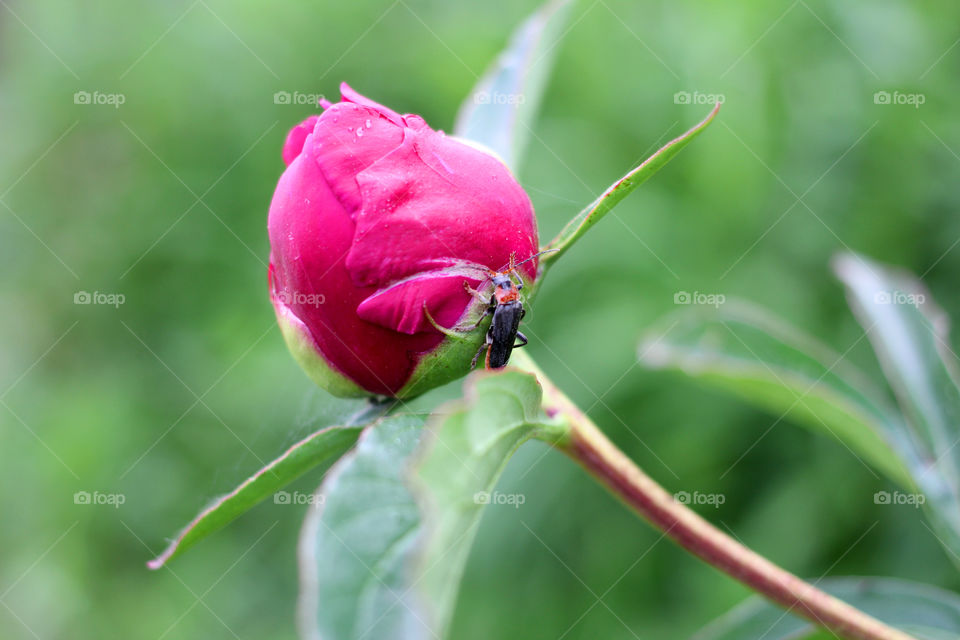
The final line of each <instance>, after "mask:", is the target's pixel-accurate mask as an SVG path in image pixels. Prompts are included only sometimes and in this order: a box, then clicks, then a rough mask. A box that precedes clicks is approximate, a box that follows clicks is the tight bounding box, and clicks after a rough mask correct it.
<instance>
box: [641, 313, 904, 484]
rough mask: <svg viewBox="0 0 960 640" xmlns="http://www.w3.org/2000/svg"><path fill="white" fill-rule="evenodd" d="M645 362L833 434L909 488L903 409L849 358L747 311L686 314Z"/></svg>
mask: <svg viewBox="0 0 960 640" xmlns="http://www.w3.org/2000/svg"><path fill="white" fill-rule="evenodd" d="M640 358H641V362H642V363H643V364H645V365H647V366H649V367H652V368H663V369H677V370H680V371H683V372H684V373H686V374H688V375H690V376H691V377H694V378H698V379H700V380H702V381H704V382H707V383H709V384H712V385H715V386H718V387H721V388H723V389H725V390H728V391H732V392H734V393H736V394H738V395H740V396H742V397H744V398H746V399H747V400H750V401H752V402H754V403H756V404H759V405H761V406H763V407H765V408H767V409H769V410H771V411H773V412H775V413H776V414H778V415H779V416H780V418H783V417H786V416H787V415H788V414H791V415H794V416H796V417H798V418H800V419H801V420H802V421H803V422H804V423H805V424H808V425H810V426H812V427H813V428H815V429H820V430H823V431H825V432H826V433H827V434H828V435H830V436H831V437H835V438H837V439H839V440H840V441H841V442H843V443H844V444H845V445H846V446H847V447H849V448H850V450H851V451H853V452H854V453H855V454H856V455H857V456H858V457H862V458H863V459H865V460H867V461H869V462H870V463H871V464H873V465H875V466H876V467H877V468H879V469H881V470H882V471H883V472H884V473H886V474H887V475H889V476H890V477H891V478H893V479H894V480H895V481H897V482H899V483H900V484H901V485H903V486H905V487H911V486H913V482H912V480H911V479H910V476H909V474H908V473H907V471H906V469H905V465H904V461H903V460H902V458H901V456H902V455H903V454H904V453H906V454H907V457H909V452H910V447H909V442H908V441H907V439H906V438H905V434H904V430H903V426H902V424H901V421H900V420H899V417H898V415H897V412H896V411H895V409H893V408H892V407H890V406H889V405H888V404H887V403H886V401H885V400H884V397H883V395H882V393H881V392H879V391H878V390H875V389H872V388H871V387H870V385H869V383H868V382H867V381H866V379H865V378H864V376H863V375H862V374H860V373H859V372H857V371H856V370H854V369H853V368H852V367H850V366H849V365H848V364H847V363H845V362H843V359H842V356H840V355H839V354H837V353H835V352H833V351H831V350H830V349H829V348H827V347H825V346H823V345H821V344H819V343H817V342H816V341H815V340H814V339H812V338H809V337H807V336H804V335H802V334H800V333H799V332H798V331H796V330H794V329H792V328H791V327H789V326H788V325H786V324H785V323H784V322H782V321H780V320H778V319H776V318H775V317H773V316H771V315H769V314H767V313H764V312H762V311H760V310H757V309H755V308H752V307H748V306H745V305H738V304H736V303H727V304H725V305H724V306H723V307H721V308H720V309H717V310H714V309H712V308H708V307H686V308H684V309H683V310H681V311H680V312H678V313H676V314H673V315H671V316H668V317H667V318H666V319H665V321H664V322H663V323H662V325H661V326H660V327H659V328H656V329H654V330H652V331H650V332H649V333H648V335H647V336H646V337H645V338H644V340H643V343H642V344H641V346H640Z"/></svg>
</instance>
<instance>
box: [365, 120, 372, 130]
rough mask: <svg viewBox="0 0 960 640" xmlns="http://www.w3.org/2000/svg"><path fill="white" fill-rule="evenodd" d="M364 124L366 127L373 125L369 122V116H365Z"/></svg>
mask: <svg viewBox="0 0 960 640" xmlns="http://www.w3.org/2000/svg"><path fill="white" fill-rule="evenodd" d="M364 125H365V126H366V127H367V129H369V128H370V127H372V126H373V124H371V123H370V118H367V121H366V122H365V123H364Z"/></svg>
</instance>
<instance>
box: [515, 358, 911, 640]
mask: <svg viewBox="0 0 960 640" xmlns="http://www.w3.org/2000/svg"><path fill="white" fill-rule="evenodd" d="M513 364H514V365H516V366H519V367H520V368H522V369H525V370H527V371H530V372H532V373H534V374H535V375H536V376H537V379H538V380H539V382H540V385H541V387H542V388H543V401H542V404H543V409H544V411H545V412H546V414H547V415H548V416H549V417H551V418H555V419H558V420H559V421H561V422H562V423H564V426H565V427H566V429H565V430H563V431H562V432H561V434H559V435H558V433H557V432H556V431H552V432H551V433H552V434H553V436H554V437H553V438H552V439H551V443H552V444H553V445H554V446H555V447H556V448H558V449H559V450H560V451H563V452H564V453H565V454H566V455H568V456H569V457H570V458H572V459H573V460H574V461H575V462H577V463H578V464H579V465H580V466H582V467H583V468H584V469H586V470H587V471H588V472H589V473H590V474H591V475H592V476H593V477H594V478H595V479H596V480H597V481H598V482H600V484H602V485H603V486H605V487H606V488H607V489H609V490H610V491H611V492H612V493H614V494H615V495H616V496H617V497H618V498H620V499H621V500H622V501H623V502H624V503H626V504H627V506H629V507H630V508H631V509H633V510H634V511H635V512H636V513H637V514H638V515H640V516H641V517H643V518H644V519H645V520H647V522H649V523H650V524H651V525H653V526H654V527H656V528H657V529H659V530H660V531H662V532H663V533H664V534H665V535H666V536H668V537H669V538H671V539H672V540H673V541H674V542H676V543H677V544H679V545H680V546H681V547H683V548H684V549H686V550H687V551H689V552H690V553H692V554H693V555H695V556H697V557H699V558H700V559H701V560H703V561H705V562H707V563H708V564H710V565H712V566H713V567H716V568H717V569H719V570H720V571H723V572H724V573H726V574H727V575H729V576H731V577H732V578H735V579H736V580H739V581H740V582H742V583H743V584H745V585H746V586H748V587H749V588H751V589H752V590H754V591H756V592H757V593H759V594H761V595H763V596H764V597H766V598H767V599H769V600H771V601H773V602H774V603H776V604H778V605H780V606H781V607H783V608H785V609H786V610H787V611H789V612H792V613H795V614H796V615H799V616H802V617H803V618H806V619H807V620H809V621H811V622H813V623H814V624H817V625H819V626H821V627H824V628H826V629H829V630H830V631H832V632H833V633H835V634H836V635H838V636H839V637H841V638H847V639H849V640H915V639H914V638H913V637H912V636H910V635H908V634H906V633H904V632H902V631H900V630H898V629H894V628H893V627H890V626H889V625H887V624H885V623H883V622H881V621H880V620H877V619H876V618H873V617H872V616H869V615H867V614H866V613H864V612H862V611H860V610H859V609H856V608H854V607H852V606H850V605H849V604H847V603H846V602H843V601H842V600H839V599H838V598H835V597H833V596H831V595H830V594H828V593H826V592H824V591H822V590H820V589H818V588H816V587H815V586H813V585H812V584H810V583H808V582H806V581H804V580H802V579H800V578H799V577H797V576H795V575H793V574H792V573H790V572H788V571H786V570H784V569H782V568H780V567H778V566H777V565H775V564H774V563H772V562H771V561H769V560H767V559H766V558H764V557H763V556H761V555H759V554H758V553H756V552H754V551H752V550H751V549H749V548H747V547H745V546H744V545H742V544H740V543H739V542H737V541H736V540H734V539H733V538H731V537H730V536H728V535H727V534H725V533H723V532H722V531H720V530H719V529H717V528H716V527H715V526H713V525H712V524H710V523H709V522H707V521H706V520H705V519H703V518H702V517H700V516H699V515H698V514H697V513H696V512H694V511H693V510H692V509H690V508H689V507H687V506H686V505H683V504H681V503H679V502H677V501H676V500H675V499H674V497H673V496H672V495H671V494H670V493H669V492H667V491H666V490H665V489H664V488H663V487H661V486H660V485H659V484H658V483H657V482H656V481H655V480H653V478H651V477H650V476H648V475H647V474H646V473H644V472H643V471H642V470H641V469H640V468H639V467H638V466H637V465H636V464H634V462H633V461H632V460H630V458H628V457H627V456H626V455H625V454H624V453H623V452H622V451H620V449H618V448H617V447H616V445H614V444H613V443H612V442H611V441H610V440H609V439H608V438H607V437H606V436H605V435H604V434H603V432H602V431H600V429H599V428H598V427H597V425H596V424H594V422H593V421H592V420H591V419H590V418H589V417H588V416H587V415H586V414H585V413H584V412H583V411H582V410H580V409H579V408H578V407H577V406H576V405H575V404H574V403H573V402H572V401H571V400H570V399H569V398H568V397H567V396H566V395H565V394H564V393H563V392H562V391H560V390H559V389H558V388H557V387H556V386H555V385H554V384H553V383H552V382H551V381H550V379H549V378H548V377H547V376H546V375H544V373H543V371H541V370H540V369H539V367H537V365H536V363H534V362H533V360H532V359H531V358H530V357H529V356H528V355H526V354H525V353H522V352H517V353H516V354H515V355H514V358H513Z"/></svg>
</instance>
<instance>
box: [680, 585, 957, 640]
mask: <svg viewBox="0 0 960 640" xmlns="http://www.w3.org/2000/svg"><path fill="white" fill-rule="evenodd" d="M817 586H819V587H821V588H822V589H823V590H824V591H826V592H827V593H830V594H832V595H834V596H837V597H838V598H840V599H841V600H843V601H845V602H848V603H850V604H852V605H853V606H854V607H856V608H857V609H860V610H861V611H866V612H867V613H869V614H870V615H872V616H874V617H876V618H878V619H879V620H882V621H883V622H886V623H887V624H890V625H893V626H895V627H896V628H898V629H902V630H904V631H906V632H907V633H910V634H911V635H913V636H915V637H916V638H918V639H919V640H947V639H948V638H956V637H957V635H958V634H960V597H957V595H956V594H954V593H950V592H949V591H944V590H943V589H937V588H935V587H930V586H927V585H922V584H918V583H915V582H908V581H905V580H890V579H881V578H834V579H827V580H823V581H821V582H820V583H819V584H818V585H817ZM833 637H835V636H834V635H833V634H831V633H828V632H825V631H822V630H818V629H817V628H816V627H815V626H814V625H812V624H810V623H809V622H807V621H805V620H803V619H801V618H798V617H796V616H793V615H790V614H789V613H785V612H784V611H783V610H782V609H780V608H778V607H775V606H773V605H772V604H770V603H769V602H766V601H765V600H763V599H762V598H760V597H758V596H754V597H752V598H750V599H749V600H747V601H746V602H744V603H743V604H741V605H740V606H738V607H737V608H736V609H734V610H733V611H731V612H730V613H728V614H726V615H724V616H723V617H722V618H720V619H719V620H717V621H715V622H713V623H712V624H710V625H709V626H708V627H706V628H705V629H703V631H701V632H700V633H698V634H696V635H695V636H693V638H692V639H691V640H743V639H744V638H766V639H768V640H826V639H827V638H833Z"/></svg>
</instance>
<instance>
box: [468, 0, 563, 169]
mask: <svg viewBox="0 0 960 640" xmlns="http://www.w3.org/2000/svg"><path fill="white" fill-rule="evenodd" d="M571 5H572V3H571V2H570V0H554V1H552V2H548V3H546V4H544V5H543V6H542V7H541V8H540V9H539V10H537V12H536V13H534V14H533V15H532V16H530V17H529V18H527V20H526V21H525V22H524V23H523V24H522V25H520V26H519V27H518V28H517V29H516V31H514V33H513V35H512V36H511V38H510V42H509V43H508V45H507V48H506V49H505V50H504V51H503V52H502V53H501V54H500V56H499V57H498V58H497V60H496V62H494V64H493V66H492V67H491V68H490V69H489V70H487V72H486V73H484V75H483V77H481V78H480V80H478V81H477V84H476V86H474V88H473V91H471V93H470V95H469V96H468V97H467V99H466V100H465V101H464V103H463V104H462V105H461V107H460V111H459V113H458V114H457V121H456V124H455V125H454V133H455V134H456V135H458V136H460V137H462V138H467V139H469V140H473V141H475V142H479V143H481V144H483V145H485V146H486V147H488V148H490V149H492V150H493V151H495V152H496V153H497V154H498V155H499V156H500V158H501V159H502V160H503V161H504V162H505V163H506V165H507V166H508V167H510V168H511V169H513V170H514V171H516V170H517V166H518V164H519V161H520V157H521V156H522V155H523V150H524V149H525V148H526V145H527V142H528V140H529V138H530V133H531V127H532V126H533V121H534V119H535V118H536V115H537V111H538V109H539V107H540V98H541V96H542V95H543V90H544V88H545V85H546V82H547V78H548V76H549V75H550V68H551V67H552V65H553V58H554V54H555V52H556V45H557V43H558V41H559V40H560V39H561V38H562V35H563V34H562V32H563V29H564V27H565V26H566V24H567V18H568V16H569V14H570V7H571Z"/></svg>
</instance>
